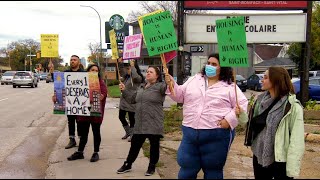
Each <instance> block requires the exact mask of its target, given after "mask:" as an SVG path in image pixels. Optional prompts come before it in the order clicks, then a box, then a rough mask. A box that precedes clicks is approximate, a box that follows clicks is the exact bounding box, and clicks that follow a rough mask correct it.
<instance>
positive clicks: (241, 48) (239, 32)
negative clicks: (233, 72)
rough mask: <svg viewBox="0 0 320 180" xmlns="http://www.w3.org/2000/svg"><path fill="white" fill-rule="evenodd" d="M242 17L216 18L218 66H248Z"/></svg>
mask: <svg viewBox="0 0 320 180" xmlns="http://www.w3.org/2000/svg"><path fill="white" fill-rule="evenodd" d="M244 24H245V23H244V17H243V16H239V17H236V18H227V19H219V20H216V28H217V39H218V49H219V58H220V66H222V67H249V61H248V48H247V41H246V32H245V28H244Z"/></svg>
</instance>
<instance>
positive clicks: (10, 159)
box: [0, 81, 67, 179]
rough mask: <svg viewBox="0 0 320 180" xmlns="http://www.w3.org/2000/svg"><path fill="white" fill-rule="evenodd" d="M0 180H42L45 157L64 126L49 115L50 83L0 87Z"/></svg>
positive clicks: (63, 119)
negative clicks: (13, 179) (30, 179)
mask: <svg viewBox="0 0 320 180" xmlns="http://www.w3.org/2000/svg"><path fill="white" fill-rule="evenodd" d="M0 92H1V93H0V117H1V118H0V144H1V148H0V179H11V178H44V177H45V171H46V169H47V160H48V156H49V154H50V153H51V151H52V148H53V147H54V145H55V143H56V140H57V138H58V137H59V135H60V134H61V133H62V130H63V129H64V127H65V125H66V122H67V121H66V116H63V115H53V114H52V102H51V95H52V92H53V83H46V82H45V81H40V82H39V84H38V88H29V87H22V88H13V87H12V85H1V86H0Z"/></svg>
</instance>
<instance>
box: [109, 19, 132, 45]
mask: <svg viewBox="0 0 320 180" xmlns="http://www.w3.org/2000/svg"><path fill="white" fill-rule="evenodd" d="M111 30H112V27H111V26H110V24H109V21H106V22H105V36H106V42H105V43H110V37H109V31H111ZM114 31H115V32H116V38H117V43H123V41H124V37H125V36H129V23H127V22H126V23H125V24H124V26H123V28H122V29H119V30H116V29H115V30H114Z"/></svg>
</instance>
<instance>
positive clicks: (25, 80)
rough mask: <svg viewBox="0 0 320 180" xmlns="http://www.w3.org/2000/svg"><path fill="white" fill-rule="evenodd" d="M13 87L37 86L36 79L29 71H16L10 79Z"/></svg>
mask: <svg viewBox="0 0 320 180" xmlns="http://www.w3.org/2000/svg"><path fill="white" fill-rule="evenodd" d="M12 86H13V88H16V87H17V86H18V87H20V86H30V87H32V88H34V87H38V79H37V77H36V76H35V74H34V73H33V72H31V71H17V72H16V74H15V75H14V76H13V80H12Z"/></svg>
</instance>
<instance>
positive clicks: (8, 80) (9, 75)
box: [1, 71, 16, 85]
mask: <svg viewBox="0 0 320 180" xmlns="http://www.w3.org/2000/svg"><path fill="white" fill-rule="evenodd" d="M15 73H16V71H6V72H5V73H3V74H2V76H1V85H4V84H7V85H8V84H12V79H13V76H14V74H15Z"/></svg>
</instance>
